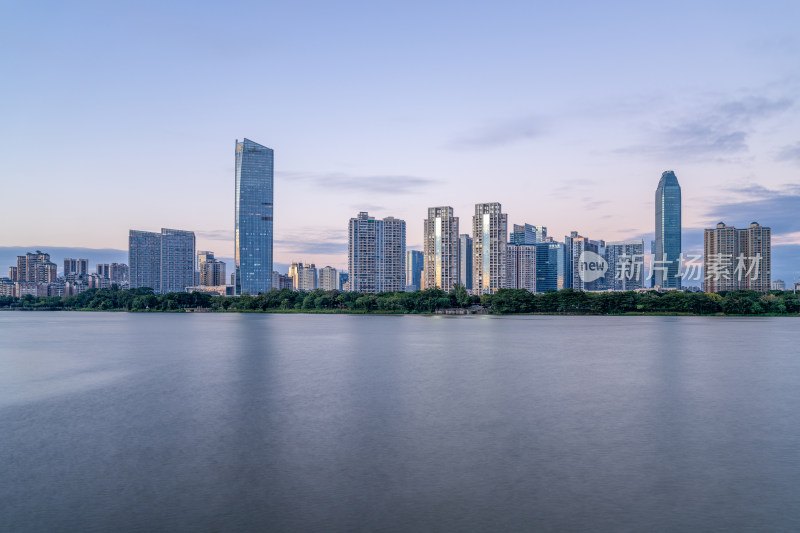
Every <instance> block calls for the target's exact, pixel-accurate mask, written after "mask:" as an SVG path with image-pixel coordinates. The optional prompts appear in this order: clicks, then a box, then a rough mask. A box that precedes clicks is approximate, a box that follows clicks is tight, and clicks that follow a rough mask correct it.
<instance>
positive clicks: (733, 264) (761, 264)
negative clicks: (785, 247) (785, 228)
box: [703, 222, 772, 292]
mask: <svg viewBox="0 0 800 533" xmlns="http://www.w3.org/2000/svg"><path fill="white" fill-rule="evenodd" d="M771 233H772V232H771V230H770V228H767V227H764V226H761V225H759V224H758V223H757V222H753V223H751V224H750V227H748V228H746V229H736V228H735V227H733V226H726V225H725V223H724V222H720V223H719V224H717V226H716V228H713V229H707V230H705V232H704V235H703V252H704V256H703V272H704V277H705V279H704V280H703V290H704V291H705V292H720V291H732V290H745V289H747V290H754V291H761V292H766V291H768V290H770V285H771V276H772V272H771V270H772V251H771V247H772V242H771V238H772V237H771Z"/></svg>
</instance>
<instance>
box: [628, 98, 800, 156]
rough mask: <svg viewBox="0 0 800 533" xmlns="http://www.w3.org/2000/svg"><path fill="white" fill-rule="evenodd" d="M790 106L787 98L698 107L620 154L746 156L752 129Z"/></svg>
mask: <svg viewBox="0 0 800 533" xmlns="http://www.w3.org/2000/svg"><path fill="white" fill-rule="evenodd" d="M793 104H794V101H793V100H791V99H789V98H780V99H769V98H764V97H747V98H742V99H738V100H731V101H728V102H724V103H721V104H716V105H712V106H705V107H698V108H696V109H694V110H693V111H692V112H691V114H690V115H685V116H682V117H678V118H673V119H672V120H671V121H670V120H667V123H666V125H664V126H660V127H657V128H655V129H654V130H653V131H651V133H650V134H649V135H648V136H649V137H650V139H649V140H648V142H647V143H644V144H640V145H636V146H631V147H628V148H624V149H622V150H619V152H624V153H641V154H645V155H658V156H667V157H673V158H675V157H679V158H691V159H723V160H724V159H725V158H729V157H731V156H733V155H740V154H743V153H745V152H747V150H748V144H747V138H748V135H749V134H750V133H751V132H752V131H753V129H754V127H755V125H756V124H757V123H758V122H759V121H762V120H765V119H768V118H770V117H772V116H775V115H778V114H780V113H782V112H784V111H786V110H788V109H789V108H790V107H791V106H792V105H793Z"/></svg>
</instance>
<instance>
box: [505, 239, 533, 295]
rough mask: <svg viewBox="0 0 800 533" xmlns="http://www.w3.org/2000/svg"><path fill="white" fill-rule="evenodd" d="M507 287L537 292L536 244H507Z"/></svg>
mask: <svg viewBox="0 0 800 533" xmlns="http://www.w3.org/2000/svg"><path fill="white" fill-rule="evenodd" d="M505 279H506V283H505V287H506V288H507V289H527V290H529V291H530V292H536V244H513V243H509V244H508V245H507V246H506V278H505Z"/></svg>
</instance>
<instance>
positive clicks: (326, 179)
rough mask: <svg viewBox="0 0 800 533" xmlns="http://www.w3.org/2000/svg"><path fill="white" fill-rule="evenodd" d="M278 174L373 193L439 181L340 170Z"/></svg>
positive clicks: (327, 186)
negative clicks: (346, 172)
mask: <svg viewBox="0 0 800 533" xmlns="http://www.w3.org/2000/svg"><path fill="white" fill-rule="evenodd" d="M280 176H281V177H282V178H285V179H287V180H288V181H290V182H291V181H306V182H311V183H313V184H314V185H316V186H318V187H322V188H325V189H331V190H337V191H347V192H352V191H358V192H362V193H373V194H414V193H419V192H423V190H424V188H425V187H428V186H430V185H434V184H436V183H439V180H436V179H432V178H423V177H420V176H408V175H403V174H387V175H372V176H355V175H352V174H345V173H340V172H333V173H314V172H282V173H281V174H280Z"/></svg>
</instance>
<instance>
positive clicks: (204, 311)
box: [0, 307, 800, 318]
mask: <svg viewBox="0 0 800 533" xmlns="http://www.w3.org/2000/svg"><path fill="white" fill-rule="evenodd" d="M3 311H23V312H67V313H69V312H78V313H130V314H140V313H165V314H186V313H198V314H262V315H267V314H278V315H360V316H369V315H377V316H429V317H434V316H442V317H477V316H491V317H504V316H598V317H599V316H613V317H622V316H626V317H642V316H664V317H716V318H760V317H764V318H775V317H786V318H798V317H800V313H792V314H789V313H759V314H726V313H709V314H701V313H680V312H668V311H664V312H640V313H637V312H631V311H628V312H624V313H581V312H561V313H558V312H552V313H551V312H533V313H497V312H491V311H487V312H481V313H435V312H434V313H428V312H406V311H356V310H347V309H193V308H186V309H168V310H161V309H147V310H145V309H136V310H132V309H91V308H85V309H74V308H59V307H56V308H34V307H18V308H0V312H3Z"/></svg>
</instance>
